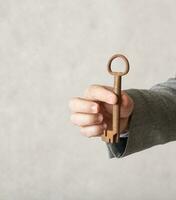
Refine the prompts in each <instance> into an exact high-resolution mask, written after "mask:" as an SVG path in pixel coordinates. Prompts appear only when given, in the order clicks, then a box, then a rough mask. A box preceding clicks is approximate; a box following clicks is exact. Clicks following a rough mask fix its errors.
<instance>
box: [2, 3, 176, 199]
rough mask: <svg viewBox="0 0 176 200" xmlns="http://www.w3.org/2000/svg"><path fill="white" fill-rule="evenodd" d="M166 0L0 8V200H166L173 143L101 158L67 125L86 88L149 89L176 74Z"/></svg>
mask: <svg viewBox="0 0 176 200" xmlns="http://www.w3.org/2000/svg"><path fill="white" fill-rule="evenodd" d="M175 6H176V1H175V0H162V1H160V0H147V1H146V0H136V1H129V0H109V1H106V0H96V1H95V0H88V1H83V0H74V1H73V0H64V1H61V0H5V1H3V0H0V200H98V199H101V200H107V199H110V200H116V199H120V200H141V199H143V200H150V199H155V200H165V199H168V200H172V199H175V198H176V190H175V187H176V186H175V185H176V179H175V177H176V160H175V155H176V143H174V142H172V143H169V144H166V145H163V146H156V147H153V148H151V149H149V150H146V151H143V152H140V153H137V154H133V155H131V156H129V157H126V158H123V159H111V160H110V159H109V158H108V153H107V149H106V146H105V144H104V143H103V142H102V141H101V140H100V138H91V139H88V138H85V137H83V136H81V134H80V133H79V129H78V128H77V127H75V126H73V125H72V124H71V123H70V116H69V114H70V113H69V109H68V101H69V99H70V98H71V97H73V96H81V95H82V94H83V92H84V90H85V89H86V88H87V87H88V85H90V84H106V85H112V77H111V76H109V74H108V73H107V70H106V63H107V60H108V58H109V57H110V56H111V55H112V54H114V53H117V52H120V53H124V54H125V55H127V56H128V58H129V61H130V64H131V72H130V74H129V75H128V77H126V78H124V84H123V88H124V89H128V88H146V89H148V88H150V87H151V86H152V85H154V84H156V83H158V82H162V81H165V80H167V79H168V78H169V77H172V76H174V75H175V72H176V67H175V66H176V45H175V44H176V37H175V35H176V15H175Z"/></svg>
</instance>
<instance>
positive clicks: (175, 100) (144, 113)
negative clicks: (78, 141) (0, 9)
mask: <svg viewBox="0 0 176 200" xmlns="http://www.w3.org/2000/svg"><path fill="white" fill-rule="evenodd" d="M125 91H126V92H127V94H128V95H129V96H131V97H132V99H133V100H134V111H133V113H132V115H131V119H130V124H129V135H128V139H126V142H124V141H123V142H122V141H121V140H120V142H119V143H118V144H107V147H108V151H109V157H110V158H113V157H117V158H121V157H125V156H128V155H130V154H133V153H136V152H139V151H142V150H145V149H148V148H150V147H152V146H154V145H160V144H165V143H167V142H171V141H175V140H176V78H171V79H169V80H168V81H166V82H164V83H160V84H157V85H155V86H153V87H152V88H151V89H150V90H143V89H129V90H125ZM121 146H123V148H120V147H121ZM121 149H124V151H120V150H121Z"/></svg>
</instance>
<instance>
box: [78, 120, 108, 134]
mask: <svg viewBox="0 0 176 200" xmlns="http://www.w3.org/2000/svg"><path fill="white" fill-rule="evenodd" d="M106 128H107V125H106V124H104V123H103V124H100V125H93V126H86V127H82V128H81V129H80V132H81V134H82V135H84V136H86V137H98V136H100V135H102V134H103V131H104V130H105V129H106Z"/></svg>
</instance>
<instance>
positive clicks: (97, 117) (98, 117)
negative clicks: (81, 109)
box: [70, 113, 103, 126]
mask: <svg viewBox="0 0 176 200" xmlns="http://www.w3.org/2000/svg"><path fill="white" fill-rule="evenodd" d="M70 119H71V121H72V123H73V124H75V125H77V126H90V125H94V124H100V123H102V121H103V115H102V114H100V113H98V114H83V113H73V114H72V115H71V118H70Z"/></svg>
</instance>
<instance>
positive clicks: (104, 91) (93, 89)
mask: <svg viewBox="0 0 176 200" xmlns="http://www.w3.org/2000/svg"><path fill="white" fill-rule="evenodd" d="M84 97H85V98H86V99H88V100H93V101H102V102H105V103H108V104H116V103H117V100H118V97H117V95H116V94H115V93H114V92H113V91H112V87H109V86H103V85H91V86H89V87H88V89H87V90H86V91H85V93H84Z"/></svg>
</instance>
